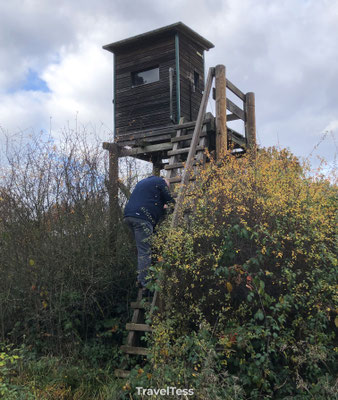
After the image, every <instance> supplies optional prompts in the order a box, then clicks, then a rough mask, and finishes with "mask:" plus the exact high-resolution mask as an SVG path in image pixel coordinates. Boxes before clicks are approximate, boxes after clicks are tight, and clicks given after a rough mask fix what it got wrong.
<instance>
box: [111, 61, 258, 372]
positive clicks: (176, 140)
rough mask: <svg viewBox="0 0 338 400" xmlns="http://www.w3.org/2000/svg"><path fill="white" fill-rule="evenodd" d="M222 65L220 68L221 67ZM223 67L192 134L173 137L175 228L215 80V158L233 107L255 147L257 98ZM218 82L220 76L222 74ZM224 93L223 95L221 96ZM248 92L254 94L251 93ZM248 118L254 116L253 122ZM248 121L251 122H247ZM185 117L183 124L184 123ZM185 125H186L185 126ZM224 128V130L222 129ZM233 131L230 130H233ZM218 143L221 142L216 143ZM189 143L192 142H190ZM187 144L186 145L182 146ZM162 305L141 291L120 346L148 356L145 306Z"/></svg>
mask: <svg viewBox="0 0 338 400" xmlns="http://www.w3.org/2000/svg"><path fill="white" fill-rule="evenodd" d="M219 67H221V68H219ZM222 67H223V68H224V66H217V67H216V68H215V67H211V68H209V72H208V76H207V81H206V85H205V90H204V93H203V97H202V101H201V104H200V108H199V112H198V116H197V119H196V123H195V126H194V131H193V133H187V129H186V128H182V129H178V130H177V132H176V137H173V138H172V139H171V143H172V150H171V151H168V156H169V163H168V165H166V166H165V170H166V171H167V175H166V177H167V178H168V180H169V182H170V184H171V185H173V184H176V183H180V186H179V189H178V193H177V198H176V204H175V209H174V213H173V216H172V221H171V226H172V228H175V227H176V226H177V224H178V221H179V217H180V215H181V211H182V204H183V200H184V197H185V195H186V190H187V186H188V182H189V180H191V179H193V176H192V175H193V172H195V173H196V172H198V168H201V167H203V165H204V163H205V149H206V147H207V132H206V125H205V124H204V120H205V115H206V108H207V103H208V99H209V96H210V92H211V88H212V83H213V79H214V78H215V80H216V85H215V86H216V90H215V93H214V97H215V100H216V152H217V149H218V151H219V153H218V154H216V157H217V158H218V159H219V158H220V157H222V154H220V153H222V150H221V151H220V149H224V150H226V149H227V141H228V139H227V129H226V119H227V115H226V109H228V110H230V111H231V112H232V114H229V115H228V117H229V116H230V118H229V120H234V119H242V120H243V121H245V124H246V134H247V146H248V147H252V148H255V145H256V144H255V121H254V98H253V99H252V100H250V98H249V101H248V100H247V99H246V97H245V95H244V94H243V93H242V92H241V91H240V90H239V89H237V88H236V87H235V86H234V85H233V84H232V83H231V82H229V81H227V80H225V71H224V70H223V71H222ZM222 74H224V76H223V79H220V80H219V82H218V76H221V77H222ZM226 86H227V87H228V88H229V89H230V90H231V91H232V92H233V93H235V94H236V95H237V96H239V97H240V98H241V99H242V100H243V102H245V101H246V103H245V108H246V110H245V112H244V113H243V111H242V110H240V109H239V107H237V106H236V105H235V104H234V103H232V102H231V101H230V100H228V99H226V98H225V90H226ZM222 93H224V96H222V95H220V94H222ZM249 95H253V94H251V93H249ZM250 101H252V102H253V111H252V112H251V111H250V109H249V107H250V105H251V103H250ZM249 118H253V121H250V120H249ZM247 120H248V121H247ZM182 122H183V121H182V120H181V121H180V124H182ZM182 126H184V125H182ZM223 127H224V130H225V132H224V131H222V129H223ZM250 129H254V132H249V131H250ZM230 131H231V130H230ZM217 142H218V143H217ZM187 143H189V145H187ZM182 146H184V147H182ZM158 305H159V294H158V292H157V291H155V293H154V295H153V299H152V302H151V303H150V302H147V301H145V299H142V290H141V289H140V290H139V291H138V295H137V300H136V302H132V303H131V308H132V309H133V316H132V320H131V322H130V323H127V324H126V329H127V330H128V331H129V332H128V336H127V342H126V345H124V346H121V350H122V351H123V352H124V353H126V354H129V355H139V356H146V355H147V354H148V349H147V348H146V347H142V346H141V341H142V336H144V334H145V333H146V332H151V331H152V328H151V326H150V325H149V324H147V323H146V320H145V317H146V309H150V314H149V316H150V318H151V316H152V314H153V313H154V312H155V310H156V308H157V307H158ZM129 372H130V371H127V370H123V369H116V370H115V376H117V377H120V378H126V377H128V375H129Z"/></svg>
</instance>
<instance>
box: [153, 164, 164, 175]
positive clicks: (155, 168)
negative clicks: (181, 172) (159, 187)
mask: <svg viewBox="0 0 338 400" xmlns="http://www.w3.org/2000/svg"><path fill="white" fill-rule="evenodd" d="M161 166H162V164H161V162H160V163H158V162H153V175H155V176H160V175H161Z"/></svg>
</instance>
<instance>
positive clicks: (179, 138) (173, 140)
mask: <svg viewBox="0 0 338 400" xmlns="http://www.w3.org/2000/svg"><path fill="white" fill-rule="evenodd" d="M192 135H193V134H192V133H189V134H188V135H183V136H175V137H173V138H171V143H177V142H183V141H184V140H190V139H192ZM206 135H207V134H206V132H201V135H200V137H203V136H206Z"/></svg>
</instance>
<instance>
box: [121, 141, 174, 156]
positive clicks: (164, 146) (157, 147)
mask: <svg viewBox="0 0 338 400" xmlns="http://www.w3.org/2000/svg"><path fill="white" fill-rule="evenodd" d="M171 148H172V144H171V142H169V143H168V142H167V143H160V144H152V145H149V146H144V147H135V148H133V149H123V148H122V149H121V150H120V156H121V157H127V156H135V155H138V154H144V153H153V152H158V151H166V150H171Z"/></svg>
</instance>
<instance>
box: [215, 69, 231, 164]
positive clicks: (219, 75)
mask: <svg viewBox="0 0 338 400" xmlns="http://www.w3.org/2000/svg"><path fill="white" fill-rule="evenodd" d="M225 71H226V70H225V66H224V65H216V68H215V89H216V159H217V160H220V159H221V158H223V156H224V153H225V152H226V151H227V148H228V135H227V125H226V124H227V113H226V77H225Z"/></svg>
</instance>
